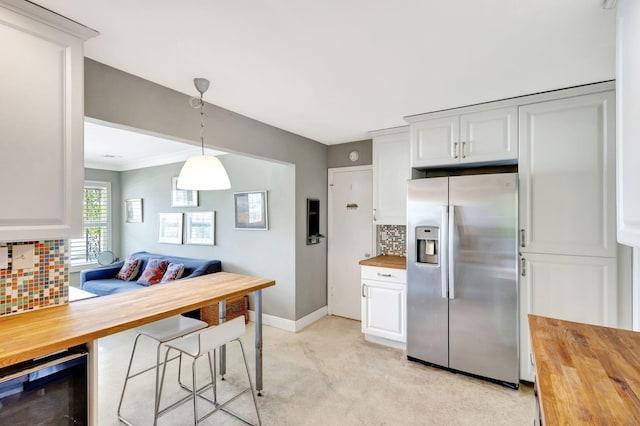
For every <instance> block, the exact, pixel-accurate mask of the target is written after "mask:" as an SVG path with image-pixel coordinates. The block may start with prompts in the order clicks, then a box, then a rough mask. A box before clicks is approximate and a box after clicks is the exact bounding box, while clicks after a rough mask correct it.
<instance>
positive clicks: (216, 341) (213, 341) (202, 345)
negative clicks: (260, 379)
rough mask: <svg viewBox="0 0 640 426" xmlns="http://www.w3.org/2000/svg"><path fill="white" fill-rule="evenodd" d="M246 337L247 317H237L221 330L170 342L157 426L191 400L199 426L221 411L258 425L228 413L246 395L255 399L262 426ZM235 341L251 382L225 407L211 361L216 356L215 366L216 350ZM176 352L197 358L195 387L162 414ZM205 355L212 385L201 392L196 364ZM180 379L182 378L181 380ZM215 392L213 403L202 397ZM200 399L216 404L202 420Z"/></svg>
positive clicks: (161, 381)
mask: <svg viewBox="0 0 640 426" xmlns="http://www.w3.org/2000/svg"><path fill="white" fill-rule="evenodd" d="M244 333H245V324H244V317H242V316H240V317H237V318H235V319H233V320H231V321H228V322H225V323H222V324H220V325H218V326H215V327H209V328H206V329H204V330H199V331H196V332H194V333H192V334H190V335H188V336H184V337H182V338H177V339H175V340H172V341H170V342H167V343H166V346H167V348H168V349H167V352H166V354H165V362H164V366H163V368H162V378H161V380H160V391H159V392H158V405H157V406H156V417H155V420H154V425H155V424H157V421H158V418H159V417H160V416H162V415H164V414H166V413H167V412H168V411H170V410H172V409H174V408H176V407H177V406H179V405H181V404H184V403H185V402H187V401H188V400H190V399H193V419H194V424H195V425H197V424H198V423H200V422H201V421H203V420H204V419H206V418H208V417H209V416H211V415H212V414H214V413H216V412H217V411H220V410H222V411H224V412H225V413H228V414H230V415H232V416H234V417H236V418H237V419H239V420H242V421H243V422H245V423H247V424H249V425H256V424H254V423H251V422H249V421H248V420H246V419H244V418H242V417H241V416H239V415H238V414H236V413H234V412H232V411H231V410H229V409H227V408H226V407H227V405H229V404H230V403H231V402H233V401H235V400H236V399H237V398H238V397H240V396H241V395H243V394H244V393H246V392H251V396H252V397H253V405H254V407H255V409H256V416H257V418H258V423H257V425H261V424H262V423H261V420H260V413H259V411H258V402H257V400H256V394H255V389H254V387H253V382H252V381H251V374H250V373H249V365H248V364H247V357H246V354H245V352H244V346H243V345H242V342H241V341H240V337H241V336H242V335H243V334H244ZM233 341H236V342H238V343H239V344H240V350H241V351H242V358H243V359H244V366H245V369H246V371H247V378H248V379H249V387H248V388H246V389H244V390H243V391H241V392H240V393H238V394H237V395H235V396H233V397H231V398H229V399H228V400H227V401H225V402H223V403H219V402H218V401H217V386H216V373H215V366H214V367H213V368H212V361H211V352H213V353H214V361H213V364H214V365H215V350H216V348H219V347H221V346H223V345H226V344H228V343H231V342H233ZM172 349H175V350H177V351H178V352H180V356H182V355H183V354H184V355H188V356H190V357H191V358H193V361H192V363H191V376H192V387H191V393H190V394H189V395H187V396H185V397H184V398H182V399H180V400H178V401H176V402H174V403H173V404H171V405H169V406H167V407H165V408H163V409H162V410H160V400H161V396H162V388H163V385H164V377H165V372H166V369H167V359H168V357H169V352H171V350H172ZM204 354H207V356H208V361H209V373H210V374H211V382H210V383H207V384H206V385H204V386H202V387H201V388H200V389H198V388H197V387H196V361H197V360H198V359H199V358H200V357H201V356H203V355H204ZM178 379H179V376H178ZM210 388H212V389H213V400H211V399H209V398H208V397H206V396H204V395H202V393H203V392H205V391H207V390H208V389H210ZM198 398H203V399H204V400H206V401H208V402H210V403H212V404H213V405H214V407H215V408H214V409H213V410H212V411H210V412H208V413H207V414H205V415H204V416H202V417H200V418H198Z"/></svg>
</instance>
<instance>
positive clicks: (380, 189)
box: [371, 126, 410, 225]
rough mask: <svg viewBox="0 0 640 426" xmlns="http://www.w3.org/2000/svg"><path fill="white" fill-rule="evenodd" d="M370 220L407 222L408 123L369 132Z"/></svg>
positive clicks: (387, 222)
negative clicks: (371, 155)
mask: <svg viewBox="0 0 640 426" xmlns="http://www.w3.org/2000/svg"><path fill="white" fill-rule="evenodd" d="M371 135H372V136H373V209H374V212H373V213H374V214H373V223H374V225H406V223H407V180H408V179H409V177H410V176H409V170H410V169H409V129H408V126H404V127H397V128H393V129H386V130H379V131H376V132H372V133H371Z"/></svg>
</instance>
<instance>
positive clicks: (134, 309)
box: [0, 272, 275, 367]
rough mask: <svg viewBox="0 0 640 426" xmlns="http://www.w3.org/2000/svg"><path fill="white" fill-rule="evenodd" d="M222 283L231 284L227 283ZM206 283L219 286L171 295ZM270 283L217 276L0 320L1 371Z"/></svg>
mask: <svg viewBox="0 0 640 426" xmlns="http://www.w3.org/2000/svg"><path fill="white" fill-rule="evenodd" d="M207 277H208V278H207ZM225 279H228V280H229V281H230V282H225ZM247 280H248V283H249V284H247V286H246V287H242V288H239V289H233V285H234V281H235V282H238V281H247ZM208 281H212V282H215V283H217V284H218V286H217V287H216V288H213V290H215V291H213V292H211V290H212V289H211V288H210V289H205V290H206V291H207V293H210V295H205V296H203V295H201V294H200V295H198V294H187V295H185V296H184V297H183V298H176V297H175V296H176V295H175V293H174V292H175V291H176V290H177V291H179V290H181V289H182V287H184V286H187V285H191V286H204V285H209V284H206V282H208ZM236 285H237V283H236ZM274 285H275V281H274V280H267V279H262V278H256V277H249V276H244V275H237V274H230V273H225V272H219V273H216V274H211V276H201V277H195V278H190V279H185V280H180V281H176V282H175V283H168V284H164V285H162V286H158V287H155V288H154V287H151V288H149V289H140V290H136V291H134V292H126V293H118V294H114V295H110V296H102V297H96V298H91V299H85V300H80V301H77V302H73V303H71V304H65V305H60V306H54V307H49V308H43V309H38V310H35V311H32V312H23V313H18V314H12V315H8V316H6V317H0V341H3V342H5V343H3V345H2V347H0V367H6V366H9V365H13V364H16V363H19V362H22V361H26V360H29V359H33V358H36V357H40V356H43V355H47V354H50V353H52V352H56V351H59V350H63V349H66V348H69V347H72V346H76V345H81V344H85V343H87V342H90V341H92V340H96V339H99V338H101V337H105V336H108V335H110V334H115V333H118V332H121V331H124V330H128V329H131V328H134V327H138V326H141V325H144V324H147V323H150V322H153V321H157V320H160V319H163V318H167V317H170V316H173V315H178V314H181V313H184V312H189V311H192V310H196V309H199V308H202V307H204V306H208V305H210V304H212V303H215V302H219V301H221V300H226V299H228V298H231V297H236V296H241V295H244V294H248V293H252V292H254V291H257V290H262V289H264V288H267V287H271V286H274ZM227 287H231V288H227ZM225 288H226V291H225ZM148 290H151V291H148ZM192 290H195V288H192ZM123 311H124V312H123ZM21 332H22V333H21ZM6 342H10V343H6Z"/></svg>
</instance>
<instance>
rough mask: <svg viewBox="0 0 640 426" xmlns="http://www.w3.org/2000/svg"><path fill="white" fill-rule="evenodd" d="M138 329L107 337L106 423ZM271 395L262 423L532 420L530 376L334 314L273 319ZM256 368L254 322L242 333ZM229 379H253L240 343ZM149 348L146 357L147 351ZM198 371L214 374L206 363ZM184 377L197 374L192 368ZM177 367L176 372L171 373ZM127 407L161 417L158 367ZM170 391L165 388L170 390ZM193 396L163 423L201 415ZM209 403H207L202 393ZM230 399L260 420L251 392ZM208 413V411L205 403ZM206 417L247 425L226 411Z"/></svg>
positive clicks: (102, 388)
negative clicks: (413, 357)
mask: <svg viewBox="0 0 640 426" xmlns="http://www.w3.org/2000/svg"><path fill="white" fill-rule="evenodd" d="M134 336H135V335H134V333H133V332H131V331H127V332H123V333H119V334H116V335H113V336H109V337H107V338H104V339H102V340H101V341H100V352H99V357H100V368H99V407H100V411H99V418H100V422H99V425H100V426H109V425H118V424H119V422H118V419H117V416H116V407H117V403H118V399H119V397H120V390H121V388H122V381H123V379H124V375H125V372H126V365H127V362H128V359H129V354H130V351H131V346H132V344H133V338H134ZM263 340H264V391H263V394H264V396H262V397H260V398H259V400H258V404H259V408H260V414H261V417H262V423H263V425H278V426H280V425H530V424H532V422H533V415H534V399H533V392H532V389H531V387H529V386H521V387H520V390H518V391H514V390H511V389H508V388H504V387H501V386H498V385H495V384H491V383H486V382H483V381H480V380H476V379H473V378H469V377H466V376H463V375H457V374H453V373H449V372H446V371H443V370H439V369H435V368H430V367H425V366H423V365H420V364H415V363H412V362H409V361H407V360H406V357H405V354H404V351H401V350H398V349H392V348H388V347H385V346H380V345H376V344H372V343H368V342H365V341H364V338H363V335H362V334H361V332H360V323H359V322H356V321H351V320H347V319H343V318H339V317H326V318H323V319H322V320H320V321H318V322H316V323H315V324H313V325H311V326H309V327H307V328H306V329H304V330H302V331H301V332H299V333H289V332H286V331H282V330H279V329H276V328H271V327H267V326H265V327H264V332H263ZM243 341H244V343H245V349H246V350H247V352H248V354H247V355H248V356H249V359H250V368H251V371H252V374H253V369H254V365H253V353H254V352H253V324H252V323H250V324H249V325H248V327H247V334H246V336H245V338H244V339H243ZM148 343H149V344H145V345H143V346H141V348H140V349H142V351H140V352H139V353H141V354H143V356H142V357H141V358H140V360H141V361H142V362H147V363H150V362H152V361H153V359H154V357H155V349H154V346H153V345H152V344H150V342H148ZM228 352H229V359H228V371H229V372H228V374H227V380H225V382H222V383H221V384H220V385H219V388H220V391H219V392H221V393H222V398H224V396H225V394H226V393H228V392H229V391H230V390H233V389H236V388H238V387H239V386H244V385H245V383H246V374H243V371H244V370H243V368H244V367H243V366H242V364H241V363H240V358H241V356H240V352H239V349H238V346H237V344H234V345H233V346H231V347H230V348H229V349H228ZM144 356H146V358H147V359H146V360H144V359H143V357H144ZM168 371H169V372H170V373H171V375H169V376H168V378H167V381H168V383H169V386H170V388H169V390H168V393H167V394H164V395H163V405H164V404H165V403H167V402H170V400H175V399H177V397H178V395H183V393H180V392H182V391H181V390H180V389H179V388H178V387H177V385H175V382H176V371H177V364H176V363H175V362H174V363H172V364H170V367H169V368H168ZM198 372H199V374H198V376H199V377H202V378H203V379H205V378H206V376H205V375H206V374H208V370H207V367H206V364H205V363H203V364H201V366H200V367H199V370H198ZM186 373H187V374H185V375H184V376H183V377H185V379H186V380H189V378H190V373H189V372H188V371H187V372H186ZM168 374H169V373H168ZM130 383H131V385H130V388H128V390H127V395H126V397H125V402H124V404H123V414H124V415H125V417H126V418H128V419H130V420H131V421H133V423H134V424H139V425H149V424H152V420H153V407H152V406H153V374H152V373H147V374H146V375H142V376H140V377H138V378H136V379H133V380H132V381H131V382H130ZM165 396H166V398H165ZM192 407H193V406H192V404H191V403H186V404H184V405H182V406H181V407H180V408H179V409H176V410H175V411H173V412H171V413H169V414H167V415H166V416H165V417H162V418H161V419H160V421H159V424H160V425H172V426H173V425H188V424H193V418H192V411H193V408H192ZM199 408H200V409H202V410H205V409H207V408H208V407H207V406H206V403H204V402H203V403H201V404H200V406H199ZM230 408H231V409H233V410H236V411H238V412H239V413H242V414H243V415H245V416H246V417H247V418H249V419H251V420H254V419H255V412H254V411H253V405H252V402H251V396H250V395H249V394H245V395H243V396H242V397H241V398H239V399H238V400H237V401H235V402H234V403H233V404H232V405H231V406H230ZM202 413H204V411H202ZM204 424H207V425H214V424H215V425H218V424H220V425H239V424H243V423H242V422H240V421H238V420H236V419H234V418H233V417H230V416H229V415H227V414H225V413H216V414H214V415H213V416H212V417H210V418H208V419H207V420H206V421H205V422H204Z"/></svg>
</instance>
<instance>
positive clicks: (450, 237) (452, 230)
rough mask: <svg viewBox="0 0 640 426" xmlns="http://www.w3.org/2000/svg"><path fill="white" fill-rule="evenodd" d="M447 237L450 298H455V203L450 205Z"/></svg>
mask: <svg viewBox="0 0 640 426" xmlns="http://www.w3.org/2000/svg"><path fill="white" fill-rule="evenodd" d="M447 228H448V229H447V231H448V232H447V237H448V240H449V241H448V249H449V250H448V251H449V253H448V254H449V255H448V256H447V257H448V260H447V262H448V264H449V299H455V274H454V269H455V268H454V266H455V265H454V257H453V253H454V249H455V247H454V240H455V238H454V237H455V232H456V206H455V205H453V204H450V205H449V226H448V227H447Z"/></svg>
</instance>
